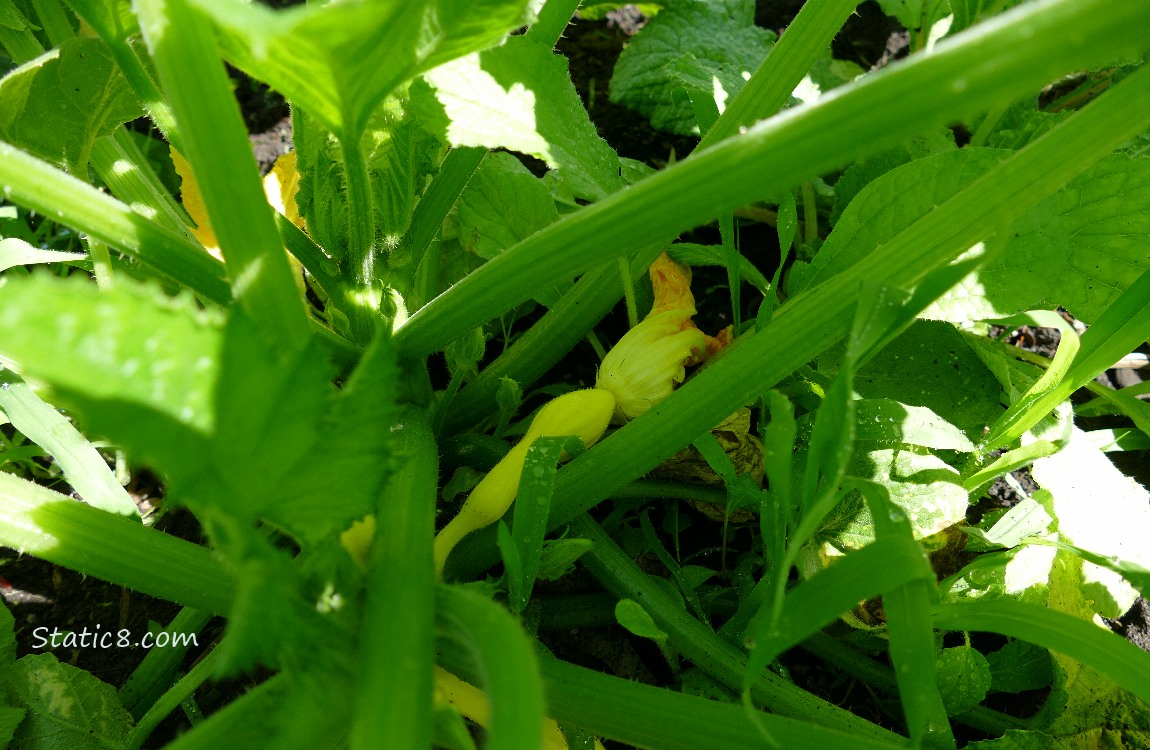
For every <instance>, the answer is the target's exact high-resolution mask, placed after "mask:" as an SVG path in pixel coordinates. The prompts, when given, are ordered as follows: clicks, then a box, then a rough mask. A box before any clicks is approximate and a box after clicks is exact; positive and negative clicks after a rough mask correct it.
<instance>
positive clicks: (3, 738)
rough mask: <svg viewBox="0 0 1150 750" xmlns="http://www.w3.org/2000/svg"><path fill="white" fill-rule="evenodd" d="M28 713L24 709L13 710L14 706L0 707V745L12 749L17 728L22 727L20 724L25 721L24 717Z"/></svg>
mask: <svg viewBox="0 0 1150 750" xmlns="http://www.w3.org/2000/svg"><path fill="white" fill-rule="evenodd" d="M27 713H28V712H27V711H26V710H25V709H23V708H13V707H12V706H0V744H3V745H4V747H11V746H12V745H11V744H10V743H11V742H12V737H13V735H15V734H16V728H17V727H18V726H20V722H21V721H23V720H24V715H25V714H27Z"/></svg>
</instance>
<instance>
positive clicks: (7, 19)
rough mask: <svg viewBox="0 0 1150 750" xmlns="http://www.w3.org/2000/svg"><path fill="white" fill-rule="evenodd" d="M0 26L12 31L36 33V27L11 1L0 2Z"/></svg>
mask: <svg viewBox="0 0 1150 750" xmlns="http://www.w3.org/2000/svg"><path fill="white" fill-rule="evenodd" d="M0 26H3V27H4V28H6V29H12V30H13V31H36V30H38V29H39V28H40V27H39V26H36V25H35V24H33V23H32V22H30V21H29V20H28V19H27V18H25V17H24V14H23V13H21V12H20V9H19V8H17V7H16V6H15V5H14V4H13V3H12V0H0Z"/></svg>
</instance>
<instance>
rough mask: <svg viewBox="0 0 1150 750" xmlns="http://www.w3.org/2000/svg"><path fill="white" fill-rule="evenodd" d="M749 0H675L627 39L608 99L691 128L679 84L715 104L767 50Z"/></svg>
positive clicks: (678, 128)
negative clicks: (628, 40)
mask: <svg viewBox="0 0 1150 750" xmlns="http://www.w3.org/2000/svg"><path fill="white" fill-rule="evenodd" d="M754 15H755V4H754V3H753V2H751V1H750V0H707V1H705V2H704V1H703V0H683V2H679V3H675V4H674V5H671V6H670V7H668V8H666V9H665V10H663V11H662V12H660V13H659V15H658V16H656V17H655V18H654V19H652V20H651V21H650V22H648V23H647V25H646V26H645V27H643V30H642V32H641V33H639V34H638V36H636V37H635V39H634V40H633V41H632V42H631V43H630V44H628V45H627V47H626V48H624V50H623V54H621V55H620V56H619V61H618V62H617V63H616V64H615V72H614V74H613V75H612V76H611V101H612V102H614V103H615V104H622V105H625V106H627V107H630V108H631V109H634V110H636V111H638V112H641V113H643V114H644V115H646V116H647V117H648V118H649V119H650V120H651V125H652V126H653V127H654V128H655V129H656V130H665V131H668V132H671V133H678V134H680V135H691V134H695V135H697V134H698V133H699V129H698V126H697V124H696V122H695V112H694V109H693V108H692V107H691V103H690V101H689V99H688V97H687V96H686V95H685V93H686V90H688V89H690V90H694V91H701V92H704V93H705V94H707V95H708V96H713V97H714V100H715V104H716V105H717V106H718V108H719V111H720V112H721V111H722V110H723V109H724V108H725V105H726V104H727V103H728V102H729V101H730V100H731V99H732V98H733V97H734V96H735V95H736V94H738V93H739V91H740V90H741V89H742V87H743V85H744V84H745V83H746V80H747V79H748V78H750V76H751V74H752V73H753V72H754V71H755V69H756V68H758V67H759V63H761V62H762V61H763V58H764V57H766V55H767V52H768V51H769V50H770V47H771V42H773V41H774V39H775V35H774V34H772V33H771V32H769V31H767V30H765V29H760V28H758V27H757V26H755V25H754Z"/></svg>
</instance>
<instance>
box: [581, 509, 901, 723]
mask: <svg viewBox="0 0 1150 750" xmlns="http://www.w3.org/2000/svg"><path fill="white" fill-rule="evenodd" d="M571 528H572V531H573V532H574V533H575V534H576V535H577V536H580V537H583V538H585V539H590V540H591V541H592V542H593V543H594V546H593V547H592V548H591V551H590V552H588V553H587V554H586V555H584V556H583V557H582V558H580V560H581V562H583V564H584V565H585V566H586V567H587V569H588V570H590V571H591V573H592V575H594V576H595V577H596V578H597V579H599V582H600V583H602V584H603V586H604V587H605V588H606V589H607V590H608V591H610V592H611V593H612V594H614V595H615V596H617V597H619V598H629V599H634V600H635V601H637V602H639V604H641V605H642V606H643V609H645V610H646V611H647V613H648V614H649V615H651V619H653V620H654V621H655V624H656V625H657V626H658V627H659V629H660V630H662V631H663V632H665V633H667V635H668V640H669V642H670V643H671V645H672V646H674V647H675V649H676V650H678V651H679V653H681V654H682V655H683V656H684V657H685V658H687V659H690V660H691V661H692V662H693V663H694V664H695V666H697V667H698V668H700V669H702V670H703V671H704V672H706V673H708V674H710V675H711V676H713V677H714V678H715V679H717V680H719V681H720V682H721V683H723V684H724V685H726V686H727V687H729V688H730V689H731V690H734V691H741V690H742V687H743V674H744V672H745V671H746V663H747V658H746V654H745V653H743V652H741V651H739V650H738V649H736V648H735V647H734V646H732V645H731V644H730V643H728V642H726V641H724V640H722V639H721V638H719V637H718V636H717V635H716V634H715V633H714V631H712V630H711V629H710V628H708V627H707V626H706V625H704V624H703V623H701V622H699V621H698V620H696V619H695V618H694V617H691V616H690V615H688V614H687V612H686V611H685V610H684V609H683V606H682V603H681V602H680V601H678V599H677V598H676V597H674V596H672V595H670V594H669V593H668V592H667V590H666V589H665V588H664V587H662V586H658V585H656V584H655V582H654V580H653V579H652V578H651V577H650V576H648V575H647V574H646V573H644V572H643V571H642V570H640V569H639V567H638V566H637V565H636V564H635V562H634V561H633V560H632V559H631V558H630V557H628V556H627V553H626V552H624V551H623V550H622V549H621V548H620V547H619V546H618V545H617V544H615V541H614V540H613V539H611V537H610V536H608V535H607V534H606V533H605V532H604V531H603V529H602V528H600V526H599V524H597V523H595V522H594V521H593V520H591V518H590V516H587V515H581V516H579V517H577V518H576V519H575V520H574V521H573V522H572V524H571ZM751 695H752V697H753V699H754V700H755V702H756V703H757V704H758V705H761V706H765V707H767V708H769V709H770V710H771V711H773V712H774V713H778V714H782V715H783V716H790V717H792V718H797V719H802V720H807V721H811V722H814V723H816V724H820V725H822V726H824V727H830V728H833V729H839V730H843V731H848V732H851V733H852V734H855V735H856V736H858V737H860V738H871V739H883V740H887V741H889V742H895V743H901V742H903V741H904V740H903V739H902V738H901V737H898V736H897V735H895V734H893V733H891V732H889V731H887V730H885V729H883V728H881V727H879V726H876V725H875V724H872V723H871V722H869V721H866V720H865V719H862V718H860V717H858V716H855V715H854V714H852V713H850V712H848V711H845V710H843V709H841V708H839V707H837V706H834V705H831V704H830V703H827V702H826V701H824V700H822V699H821V698H818V697H816V696H814V695H811V694H810V693H808V692H806V691H804V690H802V689H801V688H798V687H796V686H795V685H793V684H791V683H789V682H786V681H784V680H783V679H782V678H780V677H778V676H777V675H775V674H773V673H771V672H765V673H763V675H762V676H760V677H759V678H758V679H757V680H756V681H755V683H754V684H753V685H752V687H751Z"/></svg>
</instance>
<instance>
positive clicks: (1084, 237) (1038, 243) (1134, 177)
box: [931, 156, 1150, 323]
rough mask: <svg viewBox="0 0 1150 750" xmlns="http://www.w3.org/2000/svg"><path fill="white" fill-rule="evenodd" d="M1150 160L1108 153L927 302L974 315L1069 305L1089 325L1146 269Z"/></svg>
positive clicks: (947, 313) (961, 315)
mask: <svg viewBox="0 0 1150 750" xmlns="http://www.w3.org/2000/svg"><path fill="white" fill-rule="evenodd" d="M1148 259H1150V159H1130V158H1127V157H1124V156H1110V157H1107V158H1106V159H1103V160H1102V161H1100V162H1099V163H1098V164H1096V165H1095V166H1094V167H1092V168H1091V169H1089V170H1087V171H1086V172H1085V173H1084V174H1082V175H1081V176H1079V177H1077V178H1076V179H1074V180H1073V181H1072V182H1071V183H1070V184H1069V185H1068V186H1067V187H1066V188H1064V189H1063V190H1060V191H1058V192H1057V193H1055V194H1054V195H1052V196H1050V197H1049V198H1047V199H1046V200H1044V201H1043V202H1042V203H1040V204H1039V205H1038V206H1036V207H1035V208H1034V209H1032V210H1031V211H1029V212H1028V213H1026V214H1025V215H1024V216H1022V217H1021V218H1019V219H1018V220H1016V221H1015V222H1014V224H1013V225H1012V227H1011V239H1010V241H1009V243H1008V244H1007V246H1006V250H1005V252H1004V253H1003V254H1002V255H1000V256H999V257H998V258H995V259H992V260H991V261H990V262H989V263H987V265H986V268H984V269H983V270H981V271H979V272H977V273H976V274H973V275H972V277H970V278H968V279H967V280H965V281H964V282H963V284H962V285H961V288H960V289H956V290H955V291H954V292H952V293H951V294H949V295H946V296H945V297H943V298H942V299H940V300H939V301H938V303H937V304H936V306H935V307H934V308H932V312H933V315H931V316H932V317H945V318H946V319H948V320H955V321H958V320H978V319H982V318H994V317H1003V316H1006V315H1013V314H1014V313H1017V312H1020V311H1022V310H1034V309H1042V308H1045V309H1053V308H1055V307H1058V306H1062V307H1064V308H1066V309H1067V310H1068V311H1070V313H1071V314H1072V315H1074V316H1075V317H1076V318H1078V319H1079V320H1081V321H1083V322H1085V323H1094V322H1095V321H1097V320H1098V317H1099V316H1100V315H1101V314H1102V311H1103V310H1105V309H1106V308H1107V307H1109V306H1110V305H1111V304H1112V303H1113V302H1114V301H1115V300H1116V299H1117V298H1118V296H1119V295H1120V294H1121V293H1122V292H1123V291H1124V290H1125V289H1127V288H1128V287H1129V286H1130V285H1131V284H1133V283H1134V281H1135V280H1136V279H1137V278H1138V277H1139V276H1140V275H1141V274H1142V273H1143V272H1145V271H1146V270H1147V269H1148V268H1150V260H1148Z"/></svg>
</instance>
